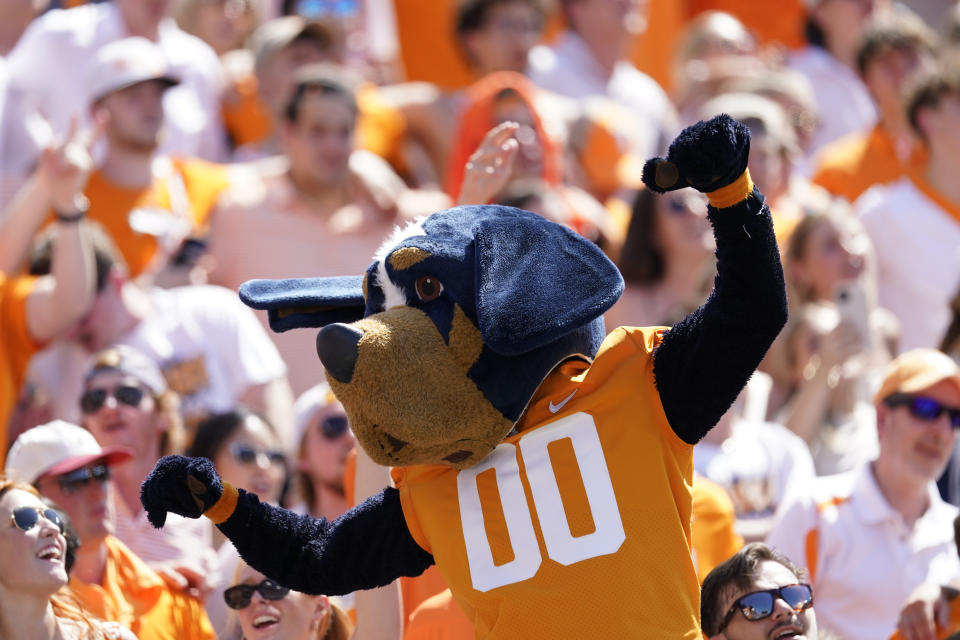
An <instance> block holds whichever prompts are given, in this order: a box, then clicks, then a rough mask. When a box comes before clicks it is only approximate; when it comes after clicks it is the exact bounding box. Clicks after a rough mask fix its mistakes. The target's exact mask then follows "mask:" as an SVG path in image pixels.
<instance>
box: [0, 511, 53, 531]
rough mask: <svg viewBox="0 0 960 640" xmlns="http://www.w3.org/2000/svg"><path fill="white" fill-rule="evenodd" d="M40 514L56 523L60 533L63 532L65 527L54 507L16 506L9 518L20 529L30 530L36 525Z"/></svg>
mask: <svg viewBox="0 0 960 640" xmlns="http://www.w3.org/2000/svg"><path fill="white" fill-rule="evenodd" d="M40 516H43V517H44V518H45V519H47V520H49V521H50V522H52V523H53V524H55V525H57V528H58V529H60V533H63V531H64V528H65V527H64V524H63V519H62V518H61V517H60V514H59V513H57V512H56V510H55V509H49V508H44V507H17V508H16V509H14V510H13V513H12V514H11V515H10V520H11V521H12V522H13V525H12V526H15V527H16V528H17V529H20V531H30V529H33V528H34V527H35V526H37V523H38V522H40Z"/></svg>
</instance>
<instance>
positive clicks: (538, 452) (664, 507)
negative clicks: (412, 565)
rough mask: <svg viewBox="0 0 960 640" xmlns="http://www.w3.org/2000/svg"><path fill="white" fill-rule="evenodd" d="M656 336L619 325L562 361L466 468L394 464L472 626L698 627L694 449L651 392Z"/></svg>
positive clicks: (690, 632) (405, 499) (673, 634)
mask: <svg viewBox="0 0 960 640" xmlns="http://www.w3.org/2000/svg"><path fill="white" fill-rule="evenodd" d="M661 337H662V330H661V329H656V328H644V329H637V328H629V327H620V328H617V329H615V330H614V331H612V332H611V333H610V334H609V335H608V336H607V338H606V339H605V340H604V342H603V344H602V345H601V347H600V350H599V353H598V354H597V356H596V359H595V360H594V362H593V364H592V365H588V364H587V363H585V362H583V361H581V360H569V361H567V362H565V363H563V364H561V365H560V366H559V367H557V369H556V370H554V372H553V373H552V374H551V375H550V376H548V377H547V379H546V380H545V381H544V383H543V384H542V385H541V386H540V388H539V389H538V391H537V393H536V395H535V396H534V398H533V399H532V400H531V403H530V405H529V406H528V408H527V410H526V413H525V414H524V416H523V417H522V418H521V421H520V422H519V423H518V424H517V432H516V433H515V434H514V435H511V436H509V437H507V438H506V439H505V440H504V441H503V442H502V443H501V444H499V445H498V446H497V447H496V449H494V451H493V452H492V453H491V454H490V455H489V456H488V457H487V458H486V459H485V460H483V461H482V462H480V463H479V464H477V465H475V466H473V467H471V468H469V469H463V470H457V469H454V468H451V467H449V466H443V465H421V466H414V467H404V468H397V469H394V470H393V475H394V479H395V481H396V484H397V488H398V490H399V491H400V499H401V502H402V505H403V513H404V518H405V520H406V523H407V527H408V528H409V530H410V534H411V535H412V536H413V538H414V540H416V541H417V543H418V544H419V545H420V546H421V547H422V548H423V549H425V550H426V551H427V552H429V553H431V554H432V555H433V557H434V559H435V560H436V564H437V567H439V569H440V571H441V573H443V575H444V578H446V580H447V583H448V584H449V585H450V590H451V592H452V593H453V596H454V597H455V598H456V599H457V602H458V603H459V604H460V606H461V607H462V608H463V610H464V611H465V612H466V614H467V616H468V617H469V618H471V619H472V620H473V623H474V628H475V630H476V633H477V636H478V637H484V638H490V639H496V638H518V637H530V638H596V637H624V636H629V637H633V636H636V637H643V638H647V639H653V640H656V639H661V638H662V639H664V640H665V639H667V638H669V639H670V640H676V639H679V638H685V639H689V640H694V639H696V638H700V635H701V634H700V625H699V610H700V589H699V584H698V582H697V574H696V570H695V568H694V566H693V559H692V555H691V533H690V518H691V510H692V498H691V486H690V485H691V483H692V481H693V447H691V446H690V445H688V444H686V443H685V442H683V441H682V440H680V438H678V437H677V436H676V434H674V432H673V430H672V429H671V428H670V425H669V424H668V422H667V418H666V416H665V415H664V413H663V407H662V405H661V404H660V397H659V394H658V393H657V389H656V385H655V383H654V377H653V358H652V353H653V350H654V348H655V347H656V346H657V345H658V344H659V343H660V340H661ZM555 402H559V403H560V406H559V407H558V406H557V405H556V404H555ZM664 611H669V612H670V615H664V614H663V612H664ZM584 612H589V614H588V615H585V613H584Z"/></svg>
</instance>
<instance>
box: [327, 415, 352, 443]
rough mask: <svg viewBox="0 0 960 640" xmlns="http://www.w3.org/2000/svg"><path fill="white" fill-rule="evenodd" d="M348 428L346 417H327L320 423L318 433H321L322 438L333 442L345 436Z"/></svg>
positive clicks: (348, 423)
mask: <svg viewBox="0 0 960 640" xmlns="http://www.w3.org/2000/svg"><path fill="white" fill-rule="evenodd" d="M349 428H350V422H349V421H348V420H347V416H344V415H334V416H327V417H326V418H324V419H323V420H321V421H320V431H321V433H323V437H324V438H326V439H328V440H335V439H337V438H339V437H340V436H342V435H343V434H345V433H346V432H347V430H348V429H349Z"/></svg>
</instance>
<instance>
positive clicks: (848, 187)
mask: <svg viewBox="0 0 960 640" xmlns="http://www.w3.org/2000/svg"><path fill="white" fill-rule="evenodd" d="M818 158H819V163H818V165H817V168H816V170H815V171H814V174H813V183H814V184H818V185H820V186H821V187H823V188H824V189H826V190H827V191H829V192H830V193H832V194H833V195H836V196H841V197H843V198H846V199H847V201H849V202H853V201H854V200H856V199H857V198H859V197H860V196H861V195H862V194H863V192H864V191H866V190H867V189H869V188H870V187H871V186H873V185H875V184H885V183H887V182H893V181H895V180H898V179H900V178H901V177H903V176H904V175H906V174H907V173H909V172H911V171H914V170H917V169H921V168H922V167H923V166H924V165H925V164H926V162H927V153H926V150H925V149H924V148H923V146H922V145H918V146H916V147H914V148H913V150H912V152H911V153H910V155H909V156H908V157H906V158H905V159H901V158H900V155H899V154H898V153H897V150H896V148H895V145H894V142H893V140H892V139H891V138H890V135H889V134H888V133H887V132H886V130H885V129H883V128H881V127H880V126H879V125H877V126H875V127H874V128H873V129H872V130H871V131H869V132H866V133H863V132H861V133H852V134H850V135H847V136H844V137H843V138H840V139H839V140H837V141H835V142H832V143H831V144H829V145H827V146H826V147H824V148H823V149H821V150H820V152H819V154H818Z"/></svg>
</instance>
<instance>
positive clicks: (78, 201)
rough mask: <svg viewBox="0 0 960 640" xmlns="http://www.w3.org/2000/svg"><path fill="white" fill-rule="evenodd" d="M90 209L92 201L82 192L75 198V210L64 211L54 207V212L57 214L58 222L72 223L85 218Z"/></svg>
mask: <svg viewBox="0 0 960 640" xmlns="http://www.w3.org/2000/svg"><path fill="white" fill-rule="evenodd" d="M89 210H90V201H89V200H88V199H87V196H85V195H83V194H82V193H81V194H80V195H78V196H75V197H74V199H73V211H68V212H64V211H60V210H58V209H54V214H55V215H56V216H57V222H62V223H64V224H72V223H74V222H80V221H81V220H83V217H84V216H85V215H87V211H89Z"/></svg>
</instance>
